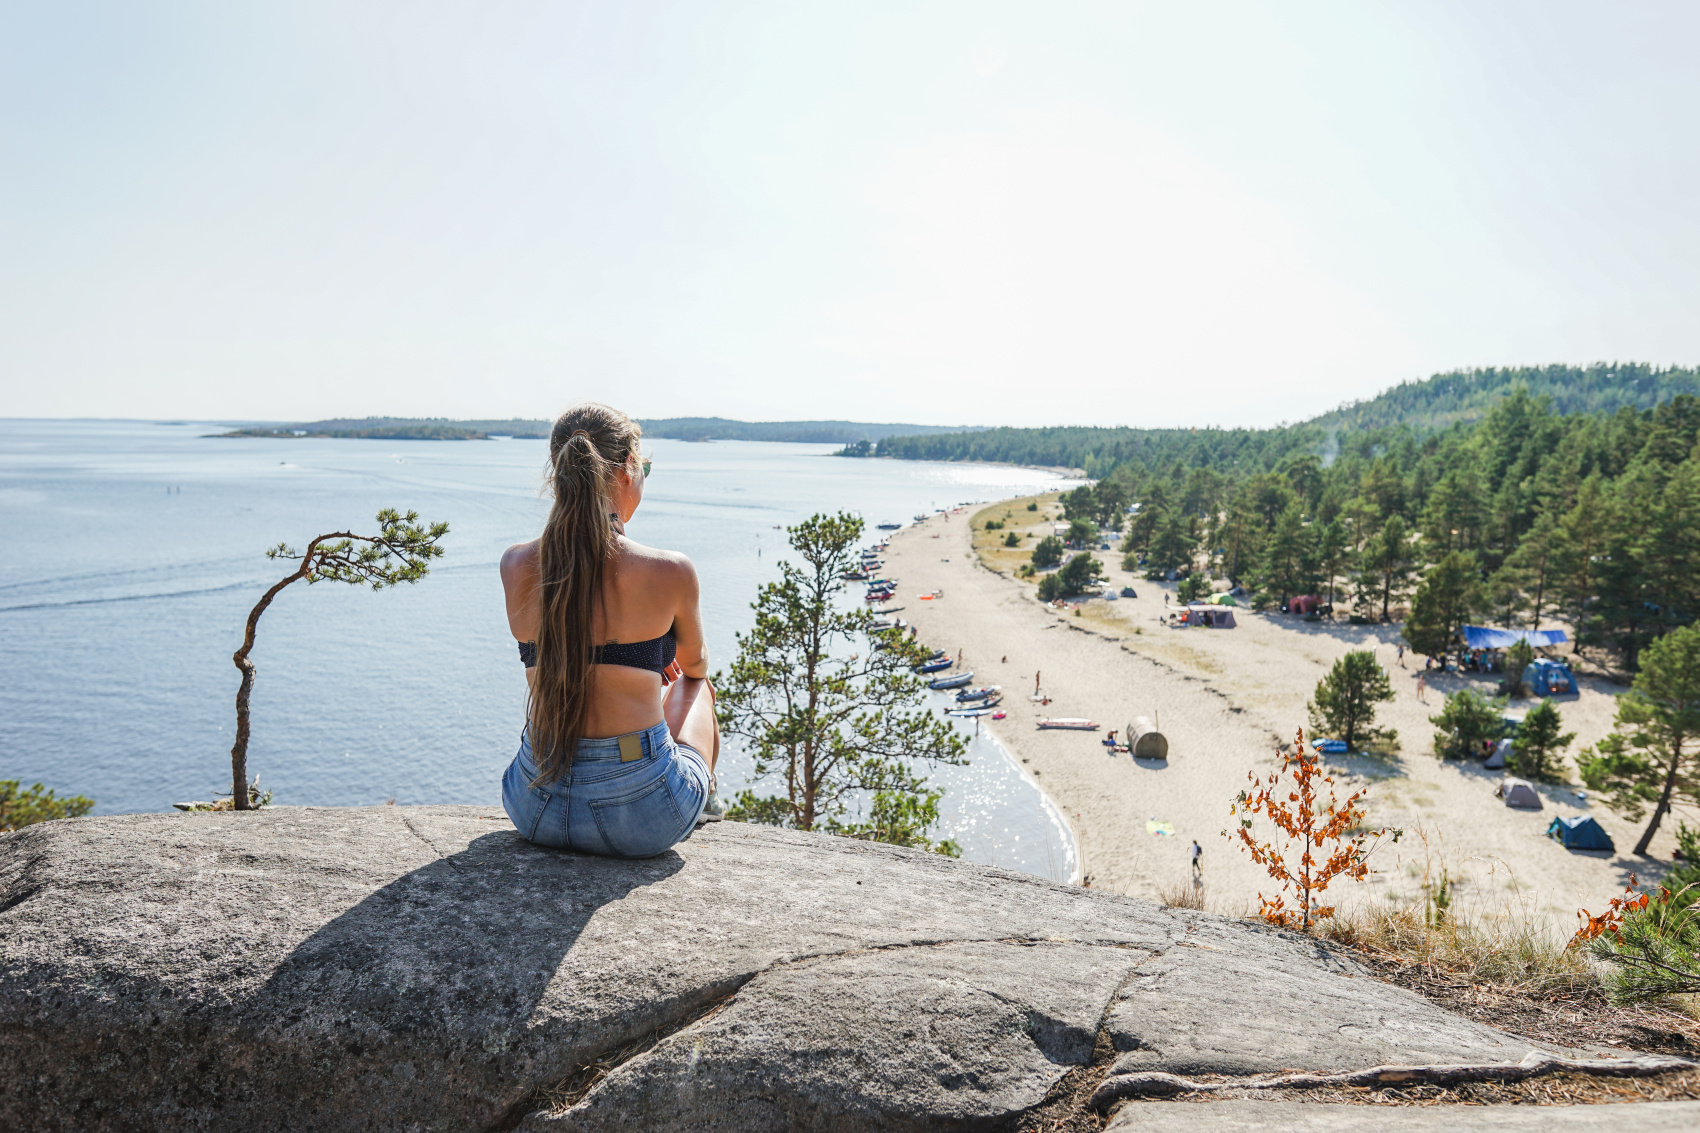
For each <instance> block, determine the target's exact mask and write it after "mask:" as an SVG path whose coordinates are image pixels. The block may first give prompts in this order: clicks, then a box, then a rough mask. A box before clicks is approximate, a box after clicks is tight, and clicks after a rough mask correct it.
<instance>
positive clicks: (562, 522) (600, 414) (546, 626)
mask: <svg viewBox="0 0 1700 1133" xmlns="http://www.w3.org/2000/svg"><path fill="white" fill-rule="evenodd" d="M642 434H643V430H642V429H641V428H640V427H639V425H638V423H637V422H636V421H633V420H632V419H631V418H630V417H627V416H626V415H625V414H624V413H621V412H620V411H619V410H617V409H610V408H609V407H608V406H606V405H599V404H597V403H596V402H593V401H587V402H584V403H582V404H579V405H575V406H573V407H572V408H571V409H569V410H567V411H566V412H565V413H563V414H561V416H560V417H559V418H558V419H556V421H555V427H554V428H553V429H552V430H550V433H549V484H550V487H551V489H552V490H553V491H554V494H555V503H554V506H553V507H551V508H550V509H549V521H548V522H547V523H545V524H544V525H543V537H542V538H541V539H539V540H538V541H537V548H538V558H539V560H540V562H539V565H540V567H541V570H540V572H539V581H538V593H537V670H536V674H535V675H534V677H533V683H532V689H531V744H532V752H533V755H534V757H535V759H536V761H537V769H538V774H537V782H538V783H539V784H543V783H551V782H554V781H555V780H556V779H559V778H560V777H561V776H563V775H565V774H566V772H567V770H568V768H570V767H571V766H572V761H573V751H574V749H575V748H576V747H577V745H578V741H579V737H581V736H582V735H583V734H584V722H585V717H586V716H587V715H588V714H589V711H590V658H591V655H592V651H593V650H594V648H595V646H596V642H595V641H594V640H593V636H592V635H593V634H594V632H595V628H594V627H595V622H594V618H595V612H596V603H597V601H598V600H599V599H600V598H601V594H602V571H603V568H604V567H605V566H606V565H607V563H608V560H609V559H610V558H612V557H613V554H614V527H613V522H612V520H611V518H610V515H609V512H610V509H611V508H612V507H613V498H614V485H615V482H616V479H615V478H616V476H617V474H618V472H619V469H620V467H621V466H622V465H624V464H625V463H626V462H627V461H628V460H629V459H631V457H632V454H633V453H635V452H637V450H638V438H639V437H640V436H642Z"/></svg>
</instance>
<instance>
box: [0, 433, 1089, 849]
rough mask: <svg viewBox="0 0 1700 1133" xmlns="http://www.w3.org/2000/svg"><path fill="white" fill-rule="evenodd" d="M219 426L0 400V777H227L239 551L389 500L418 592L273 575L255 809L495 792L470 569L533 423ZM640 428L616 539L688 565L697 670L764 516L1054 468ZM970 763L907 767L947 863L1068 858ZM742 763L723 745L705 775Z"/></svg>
mask: <svg viewBox="0 0 1700 1133" xmlns="http://www.w3.org/2000/svg"><path fill="white" fill-rule="evenodd" d="M220 431H222V427H221V426H210V425H206V424H183V423H170V424H157V423H149V422H114V421H20V420H0V548H3V553H0V779H21V780H23V782H24V783H26V784H28V783H32V782H35V781H38V780H39V781H40V782H42V783H44V784H46V785H47V786H49V787H52V788H53V789H55V790H57V791H59V792H60V793H61V794H81V795H87V796H90V797H92V798H93V799H94V800H95V804H96V805H95V813H97V814H112V813H122V812H129V811H158V810H166V809H169V808H170V806H171V804H172V803H173V802H178V801H184V800H189V799H210V798H212V797H213V796H214V794H215V792H218V791H228V790H229V782H230V760H229V751H230V745H231V742H232V738H233V732H234V727H235V707H234V698H235V692H236V686H237V683H238V673H237V671H236V669H235V667H234V666H233V665H232V664H231V659H230V657H231V653H232V651H233V650H234V649H235V648H236V647H237V646H238V645H239V644H240V643H241V638H242V625H243V621H244V619H245V618H246V617H247V614H248V611H249V609H250V608H251V607H252V606H253V605H254V603H255V601H256V600H257V599H258V598H259V596H260V595H261V594H262V593H263V592H264V591H265V589H266V587H268V586H269V585H271V584H272V583H274V582H276V581H277V580H278V579H280V578H282V577H283V576H284V575H285V574H287V573H288V572H289V570H290V569H292V566H291V564H288V563H280V562H273V561H269V560H268V559H267V558H266V557H265V554H264V552H265V549H266V548H267V547H271V546H275V545H276V544H278V543H280V542H286V543H288V544H290V545H291V546H293V547H295V548H297V549H299V548H300V547H302V546H304V545H305V544H306V542H307V541H308V540H309V539H311V538H312V537H313V536H315V535H317V534H319V533H321V532H327V531H336V530H351V531H356V532H369V531H372V530H374V524H373V516H374V515H375V514H376V513H377V511H378V510H379V509H380V508H386V507H394V508H398V509H401V510H403V511H406V510H414V511H417V512H418V513H419V515H420V517H421V519H422V520H424V521H436V520H446V521H448V522H449V524H450V533H449V535H448V537H447V538H446V539H445V540H444V543H443V546H444V548H445V551H446V554H445V555H444V557H443V558H441V559H439V560H437V561H436V562H435V564H434V565H433V566H432V568H431V573H430V575H429V576H428V577H427V578H425V579H424V580H423V581H421V582H420V583H418V584H417V585H412V586H400V587H397V588H395V589H393V590H386V591H383V592H381V593H373V592H372V591H370V590H368V589H365V588H361V587H353V586H347V585H342V584H336V583H321V584H317V585H313V586H308V585H306V584H304V583H297V584H295V585H292V586H290V587H289V588H288V589H286V590H284V591H283V592H282V594H281V595H279V597H278V599H277V600H276V601H275V602H274V603H273V604H272V606H271V608H270V609H269V610H267V611H266V613H265V615H264V617H263V618H262V619H261V621H260V624H259V632H258V636H257V640H256V645H255V649H254V652H253V655H252V659H253V660H254V662H255V664H256V665H257V668H258V675H257V679H256V682H255V686H254V692H253V738H252V741H251V743H250V745H249V751H248V767H249V772H250V774H254V775H258V776H259V779H260V784H261V786H262V787H263V788H267V789H270V790H272V791H274V792H275V794H274V801H275V802H277V803H280V804H312V805H358V804H370V803H382V802H384V801H386V800H388V799H394V800H396V801H397V802H398V803H451V802H452V803H487V804H490V805H492V806H495V805H499V800H500V779H501V773H502V770H503V769H504V768H505V767H506V765H507V763H508V761H509V760H510V759H511V758H512V757H513V752H514V749H515V747H516V745H517V743H518V739H519V731H520V726H521V720H522V713H523V711H524V706H525V677H524V670H523V668H522V666H521V664H520V661H519V655H518V653H517V652H516V650H515V646H514V641H513V638H512V636H511V635H510V634H509V632H508V628H507V621H506V617H505V614H504V610H503V603H502V589H501V582H500V579H499V577H498V575H497V570H496V564H497V561H498V559H499V557H500V556H501V553H502V551H503V550H504V549H505V548H507V547H508V546H510V545H512V544H514V543H517V542H522V541H524V540H527V539H530V538H533V537H535V536H536V534H537V532H538V531H539V530H540V529H541V527H542V523H543V519H544V516H545V514H546V512H547V506H548V505H547V500H546V499H545V497H544V495H543V493H542V486H543V465H544V456H545V447H544V442H542V441H523V440H511V441H382V440H332V439H326V438H310V437H302V438H291V439H287V440H285V439H260V438H243V439H234V438H221V437H217V436H215V435H213V434H216V433H217V432H220ZM645 447H646V448H647V449H648V450H649V451H650V452H651V453H652V455H653V456H654V460H655V466H654V471H653V474H652V476H651V478H650V480H649V482H648V484H647V485H646V488H645V496H644V503H643V507H642V508H641V510H640V511H639V512H638V514H637V516H636V517H635V518H634V519H633V521H632V523H631V525H630V527H629V533H630V534H631V536H632V537H633V538H635V539H637V540H639V541H641V542H645V543H649V544H652V545H655V546H660V547H668V548H672V549H676V550H679V551H683V552H684V553H686V554H688V555H689V556H691V558H692V559H693V560H694V561H695V563H696V566H697V571H698V574H699V576H700V578H701V580H702V608H703V617H704V621H705V623H706V628H707V634H708V644H709V649H710V655H711V662H712V663H713V664H714V665H716V666H724V665H726V664H728V663H729V662H730V661H731V659H732V657H733V656H734V654H735V652H736V640H735V634H736V633H737V632H738V631H740V630H743V629H745V628H746V627H747V626H748V625H749V624H750V622H751V620H752V614H751V611H750V603H751V601H752V600H753V599H754V598H755V595H756V591H757V588H758V587H759V586H760V585H761V584H762V583H764V582H767V581H771V580H772V579H774V578H775V577H776V576H777V573H778V571H777V564H778V561H779V559H780V557H781V556H782V555H784V554H786V553H787V552H788V551H789V548H788V547H787V545H786V542H785V532H784V530H783V528H784V527H785V526H786V525H788V524H793V523H796V522H797V521H798V520H801V519H804V518H806V517H807V516H809V515H810V514H812V513H814V512H818V511H839V510H843V511H848V512H853V513H855V514H858V515H860V516H861V517H862V518H863V520H864V521H865V522H866V523H867V525H868V527H869V532H868V537H869V540H870V541H871V540H872V539H873V538H875V537H877V536H878V534H879V533H878V532H877V531H875V530H873V528H874V526H875V525H876V524H879V523H887V522H907V521H908V520H909V519H910V518H911V517H912V516H914V515H915V514H917V513H920V512H928V511H931V510H933V509H934V508H938V507H945V506H949V505H953V504H957V503H961V502H967V501H976V500H994V499H1000V498H1005V497H1009V496H1013V495H1018V494H1024V493H1031V492H1036V491H1041V490H1045V489H1048V488H1053V487H1066V486H1069V485H1070V482H1069V481H1064V480H1061V479H1059V478H1057V477H1055V476H1053V475H1051V474H1049V473H1046V472H1043V471H1038V470H1034V469H1024V468H1017V467H1011V466H1004V465H974V464H938V463H923V462H908V461H888V460H849V459H839V458H835V457H833V456H831V455H830V454H831V452H832V449H833V446H830V445H797V444H763V443H753V442H717V443H709V444H688V443H685V442H680V441H666V440H650V441H646V442H645ZM901 598H902V594H901V591H900V592H899V600H900V601H901ZM964 727H965V731H968V732H972V722H965V723H964ZM969 759H970V763H969V765H968V766H966V767H940V768H937V769H935V770H934V771H933V780H934V783H935V785H937V786H941V787H944V788H945V796H944V799H943V800H942V802H941V804H940V805H941V812H942V815H943V821H942V823H941V829H940V830H939V831H938V835H939V836H941V837H942V836H948V837H953V838H955V839H956V840H957V841H958V842H959V843H960V844H961V845H962V848H963V855H964V857H967V858H969V859H971V860H975V861H980V862H986V863H989V864H995V865H999V866H1004V867H1008V868H1012V869H1019V870H1023V871H1026V872H1030V873H1036V874H1040V875H1043V876H1048V877H1053V878H1056V879H1058V880H1064V879H1067V878H1068V877H1069V876H1071V874H1072V873H1073V872H1074V869H1075V851H1074V847H1073V843H1072V839H1071V837H1070V835H1069V833H1068V829H1067V826H1066V823H1064V822H1063V820H1062V816H1061V815H1060V814H1058V813H1057V811H1056V808H1055V807H1054V806H1053V805H1051V803H1050V801H1049V800H1048V799H1047V798H1046V797H1045V796H1044V794H1043V793H1042V792H1041V791H1039V789H1038V787H1037V786H1036V785H1035V784H1034V783H1033V781H1032V780H1031V779H1028V778H1027V777H1026V776H1025V775H1024V774H1023V773H1022V771H1021V769H1020V767H1019V765H1018V764H1017V763H1015V762H1014V761H1013V760H1012V759H1010V758H1009V757H1008V754H1007V753H1006V752H1004V751H1003V750H1002V749H1001V748H1000V747H999V746H998V745H997V744H996V742H995V740H993V739H992V738H991V737H990V735H989V734H988V733H985V732H982V733H981V734H980V735H979V736H978V737H977V738H973V739H972V742H971V746H970V751H969ZM750 772H751V764H750V761H749V760H748V758H747V757H745V756H744V755H743V754H742V753H741V752H739V751H737V750H736V749H735V748H728V749H727V750H726V751H725V752H724V753H723V756H722V764H721V784H722V790H723V792H724V793H726V794H728V795H731V794H733V793H735V792H736V791H737V790H738V789H739V788H740V787H742V786H744V785H746V781H747V780H748V777H749V775H750ZM765 786H766V789H767V790H777V789H778V786H777V785H776V784H772V783H770V784H766V785H765ZM757 789H758V790H762V789H763V785H761V784H757Z"/></svg>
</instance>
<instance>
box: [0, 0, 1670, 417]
mask: <svg viewBox="0 0 1700 1133" xmlns="http://www.w3.org/2000/svg"><path fill="white" fill-rule="evenodd" d="M1696 42H1700V5H1697V4H1694V3H1692V0H1689V2H1684V3H1646V2H1636V3H1601V2H1599V0H1591V2H1587V3H1558V2H1554V0H1531V2H1527V3H1513V2H1507V0H1495V2H1493V3H1486V4H1484V3H1480V2H1479V0H1478V2H1474V3H1457V4H1452V3H1437V2H1424V3H1417V2H1412V3H1399V4H1393V3H1386V4H1378V3H1371V2H1366V0H1352V2H1349V3H1303V2H1280V3H1277V2H1273V0H1272V2H1270V3H1264V4H1243V3H1225V2H1221V0H1217V2H1212V3H1209V4H1199V3H1176V2H1174V0H1168V2H1165V3H1161V4H1140V3H1131V2H1121V3H1111V4H1101V5H1100V4H1089V3H1075V2H1067V3H1046V4H1040V3H1032V2H1029V3H1024V4H1007V5H1006V4H996V3H988V2H986V0H973V2H970V3H936V4H929V3H915V4H892V3H873V2H869V0H858V2H856V3H841V4H834V5H827V4H811V3H801V2H798V0H788V2H774V3H730V2H714V0H690V2H684V3H645V2H641V0H609V2H605V3H597V4H573V3H565V2H552V3H543V2H539V3H501V2H496V0H477V2H468V3H465V4H457V5H443V4H430V3H421V2H418V0H409V2H407V3H389V4H384V3H358V2H356V3H350V2H348V0H338V2H336V3H325V4H317V3H309V2H304V0H290V2H288V3H281V4H267V5H262V4H246V3H231V2H229V0H219V2H216V3H207V4H173V3H164V2H153V3H146V2H144V3H135V2H123V3H78V2H75V0H52V2H51V3H42V2H33V3H11V2H8V0H0V415H8V416H18V415H30V416H34V415H54V416H58V415H77V416H142V417H177V416H191V417H225V418H232V417H240V418H265V419H306V418H314V417H322V416H330V415H341V414H358V415H364V414H369V413H370V414H378V413H390V414H402V415H446V416H506V415H510V414H515V415H522V416H544V415H549V414H553V413H554V412H556V411H558V410H559V409H560V408H562V407H563V406H564V405H566V404H567V403H569V402H571V401H574V400H577V399H580V398H584V397H595V398H599V399H602V400H606V401H610V402H612V403H614V404H616V405H619V406H621V407H622V408H625V409H627V410H629V411H631V412H633V413H634V414H638V415H644V416H673V415H699V414H700V415H707V414H719V415H724V416H732V417H747V418H762V419H774V418H793V417H849V418H856V419H861V420H884V421H891V420H896V421H919V422H941V423H951V422H984V423H993V424H1001V423H1009V424H1041V423H1076V422H1078V423H1102V424H1136V425H1146V424H1201V423H1220V424H1267V423H1272V422H1274V421H1276V420H1280V419H1296V418H1299V417H1302V416H1306V415H1309V414H1311V413H1313V412H1317V411H1320V410H1323V409H1327V408H1330V407H1332V406H1333V405H1335V404H1337V403H1338V402H1340V401H1342V400H1344V399H1347V398H1351V397H1359V396H1368V395H1370V394H1373V393H1375V392H1377V391H1378V390H1380V389H1382V388H1384V387H1386V386H1387V385H1390V384H1392V383H1394V382H1397V381H1400V380H1402V379H1406V378H1411V377H1420V376H1424V375H1427V374H1429V373H1432V372H1435V371H1437V370H1444V369H1450V368H1453V367H1458V366H1471V365H1488V364H1515V363H1543V362H1549V361H1569V362H1589V361H1593V360H1601V359H1626V360H1627V359H1634V360H1641V361H1650V362H1655V363H1667V364H1668V363H1672V362H1676V363H1684V364H1693V363H1695V362H1700V317H1697V312H1700V205H1697V204H1696V202H1700V144H1697V143H1700V66H1697V65H1696V64H1695V62H1694V46H1695V44H1696Z"/></svg>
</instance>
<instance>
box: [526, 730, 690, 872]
mask: <svg viewBox="0 0 1700 1133" xmlns="http://www.w3.org/2000/svg"><path fill="white" fill-rule="evenodd" d="M622 741H624V742H623V743H622ZM536 778H537V765H536V764H535V763H534V762H532V755H531V731H530V729H527V730H526V731H525V732H523V733H521V735H520V740H519V754H518V755H516V756H514V761H513V762H512V763H510V764H509V765H508V771H507V774H506V775H503V776H502V807H503V809H504V810H506V811H507V812H508V818H510V819H512V820H513V824H514V828H515V829H517V830H518V831H519V832H520V833H521V834H522V835H524V836H525V838H526V840H527V841H530V842H535V843H537V844H538V845H539V846H556V847H559V848H561V849H569V850H578V851H580V852H582V853H586V854H603V855H605V856H607V857H615V858H649V857H654V856H655V855H656V854H659V853H662V852H664V851H665V850H667V848H668V847H670V846H672V845H674V844H675V843H677V842H680V841H682V840H683V839H684V837H685V836H686V835H687V834H689V833H690V832H691V829H692V828H693V827H694V826H695V825H696V821H697V818H698V816H700V815H701V814H702V808H703V806H704V805H705V804H706V803H707V802H708V761H707V760H705V759H704V758H703V757H702V755H701V753H699V752H698V751H697V750H696V749H695V748H692V747H691V746H690V745H689V744H681V743H678V742H677V741H675V740H674V739H673V736H672V734H671V733H670V732H668V731H667V722H666V721H662V722H661V723H659V724H656V725H655V726H654V727H652V728H648V729H646V730H644V731H641V732H633V733H631V734H630V735H627V736H609V737H607V738H606V739H581V740H579V742H578V751H577V754H576V755H574V757H573V762H572V766H571V768H570V769H569V770H568V771H567V774H565V775H564V776H562V777H561V778H560V779H557V780H555V781H554V782H553V783H543V784H540V785H538V786H535V787H534V786H532V785H531V783H532V781H533V780H534V779H536Z"/></svg>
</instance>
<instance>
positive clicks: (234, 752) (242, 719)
mask: <svg viewBox="0 0 1700 1133" xmlns="http://www.w3.org/2000/svg"><path fill="white" fill-rule="evenodd" d="M325 538H328V536H324V535H321V536H320V537H319V539H315V540H313V542H312V543H311V544H309V545H308V547H307V553H306V554H305V555H303V556H302V557H301V569H300V570H298V571H296V572H295V573H294V574H292V575H290V576H289V577H287V578H285V579H283V580H281V581H279V582H278V583H276V584H275V585H274V586H273V587H272V588H271V589H270V590H268V591H266V592H265V594H264V595H263V596H261V598H260V600H259V601H258V602H256V603H254V608H253V609H252V610H249V611H248V624H247V627H246V628H245V629H244V630H243V633H242V648H240V649H238V650H237V651H236V652H235V653H233V654H231V656H230V659H231V661H232V662H234V663H235V665H236V668H237V671H238V672H240V673H241V674H242V683H241V684H240V685H239V686H237V689H236V742H235V743H234V744H232V745H231V746H230V780H231V782H230V789H231V792H232V794H231V796H230V805H231V806H233V807H235V808H236V809H237V810H249V809H251V808H250V806H249V803H248V697H249V695H250V694H251V693H253V691H254V663H253V662H252V661H250V660H248V654H249V653H251V652H252V651H253V649H254V631H255V630H257V629H258V628H259V626H260V615H261V614H263V613H265V612H266V607H267V606H269V605H271V604H272V599H273V598H276V597H277V595H278V591H280V590H282V589H283V588H284V587H285V586H288V585H289V584H290V583H291V582H294V581H295V580H296V579H299V578H305V577H306V575H307V569H308V564H310V563H311V562H312V561H313V553H314V552H315V550H317V548H318V544H319V540H320V539H325Z"/></svg>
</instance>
